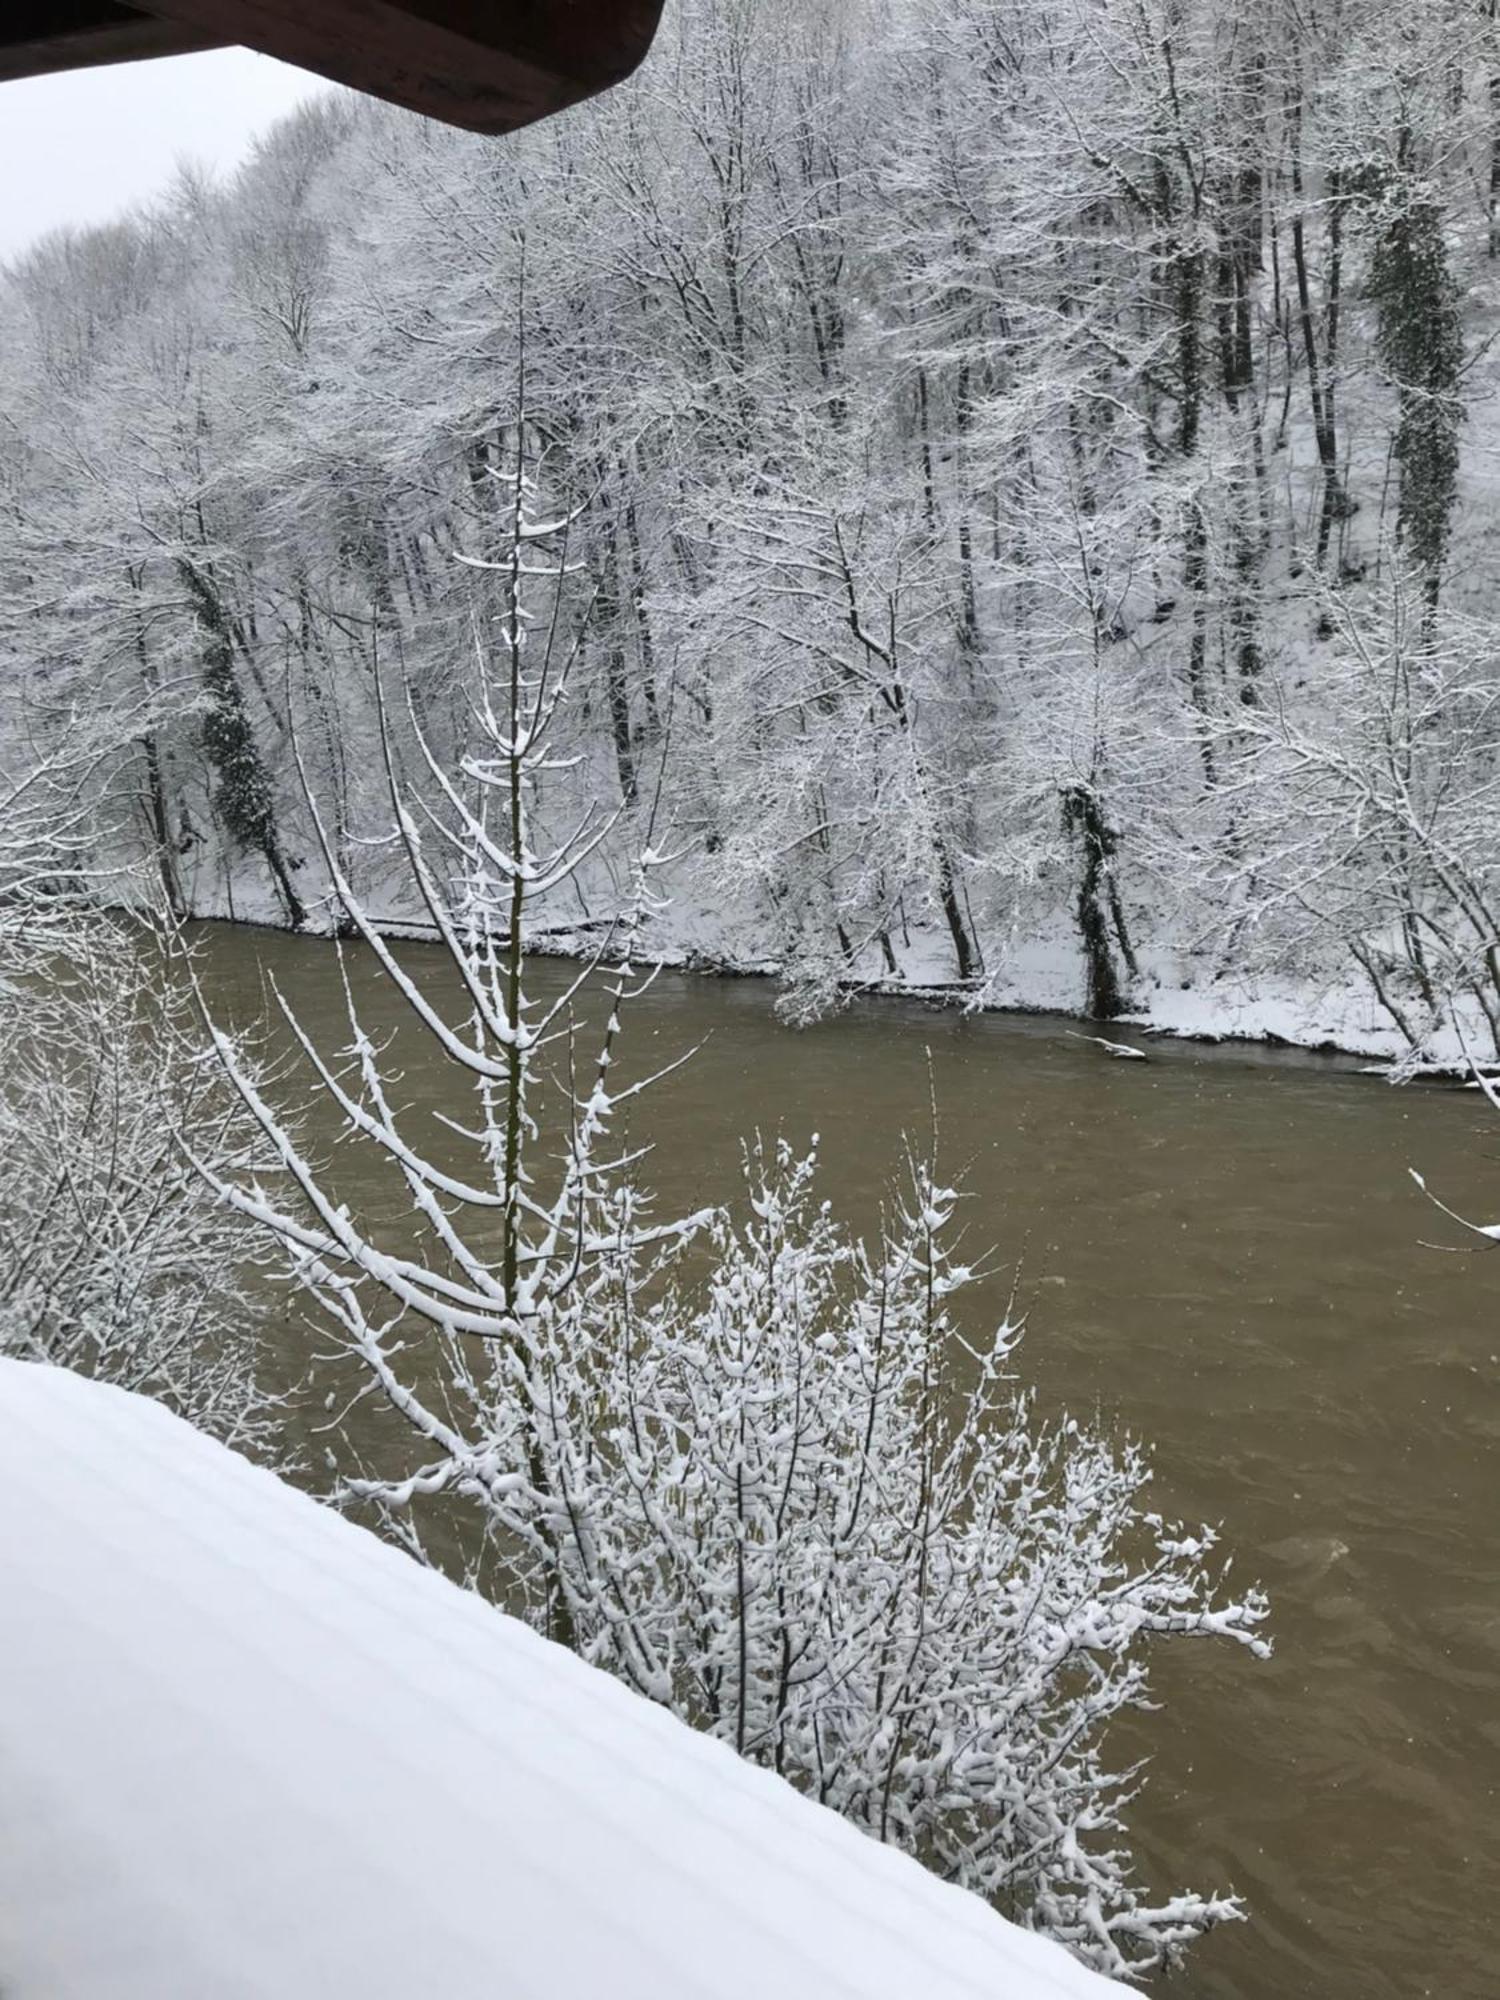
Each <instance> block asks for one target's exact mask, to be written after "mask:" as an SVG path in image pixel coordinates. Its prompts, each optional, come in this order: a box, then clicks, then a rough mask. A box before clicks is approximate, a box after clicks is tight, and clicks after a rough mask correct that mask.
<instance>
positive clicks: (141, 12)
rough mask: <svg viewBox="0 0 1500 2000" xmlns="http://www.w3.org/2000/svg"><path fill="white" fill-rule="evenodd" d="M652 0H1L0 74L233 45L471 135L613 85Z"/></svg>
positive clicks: (642, 30) (637, 41)
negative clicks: (134, 1)
mask: <svg viewBox="0 0 1500 2000" xmlns="http://www.w3.org/2000/svg"><path fill="white" fill-rule="evenodd" d="M661 7H662V0H149V4H148V5H146V6H131V5H125V4H123V0H7V4H6V5H5V7H4V11H3V18H0V79H6V78H14V77H26V76H40V75H44V74H46V73H48V72H50V71H54V70H66V69H81V68H89V67H93V66H95V65H97V64H105V63H118V62H135V61H138V60H140V59H141V58H143V57H149V56H166V55H185V54H189V53H192V52H194V51H196V50H201V49H212V48H224V47H228V46H231V45H235V44H238V45H241V46H243V47H245V48H251V49H258V50H260V51H261V53H262V54H265V55H269V56H276V57H279V58H280V60H281V61H283V62H289V63H295V64H297V65H298V66H299V67H300V68H303V69H309V70H312V71H314V72H316V73H317V74H318V75H319V76H325V77H328V78H329V79H330V80H331V81H332V82H335V83H343V84H348V85H349V86H350V87H351V88H353V89H355V90H363V91H368V92H369V93H371V95H373V96H376V97H383V98H386V99H388V100H389V101H390V102H391V103H393V104H400V105H404V106H405V107H406V108H407V109H408V110H410V111H419V112H422V113H424V114H425V115H426V116H428V117H430V118H441V119H444V120H445V121H446V122H447V123H449V124H451V125H462V126H465V127H467V128H468V129H469V130H470V131H473V132H488V133H496V132H510V131H514V130H515V128H516V127H517V126H519V125H528V124H530V123H531V122H532V121H533V120H535V119H538V118H546V117H548V116H550V115H551V114H552V113H553V112H555V111H563V110H566V109H567V107H568V106H569V105H570V104H576V103H578V102H579V101H580V100H581V99H583V98H585V97H592V96H593V95H594V94H595V93H596V92H597V91H600V90H605V89H607V88H608V87H609V86H610V85H611V84H613V83H618V82H619V81H620V80H621V79H622V78H623V77H626V76H628V75H629V74H630V72H631V71H632V70H633V69H634V68H635V66H636V64H637V63H638V62H639V61H640V60H641V58H642V56H643V55H644V54H645V53H646V50H647V49H648V48H649V47H650V45H651V38H652V36H653V35H654V34H655V32H656V26H657V22H658V20H659V19H660V16H661Z"/></svg>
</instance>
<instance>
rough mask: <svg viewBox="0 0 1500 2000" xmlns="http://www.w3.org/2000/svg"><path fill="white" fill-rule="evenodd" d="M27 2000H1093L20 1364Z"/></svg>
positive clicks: (5, 1968)
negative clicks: (474, 1999)
mask: <svg viewBox="0 0 1500 2000" xmlns="http://www.w3.org/2000/svg"><path fill="white" fill-rule="evenodd" d="M0 1601H3V1603H4V1606H5V1613H6V1624H5V1638H4V1643H3V1646H0V1991H3V1993H4V1996H5V2000H248V1996H256V1997H257V2000H272V1996H274V2000H314V1996H316V2000H387V1996H389V2000H398V1996H399V2000H439V1996H445V1995H449V1994H452V1995H454V1996H458V1995H463V1996H465V2000H467V1996H470V1995H475V1996H477V1995H484V1996H486V2000H648V1996H649V2000H728V1996H734V2000H752V1996H754V2000H844V1996H848V1997H849V2000H856V1997H857V2000H960V1996H964V2000H981V1996H982V2000H1084V1996H1085V1995H1093V1994H1099V1995H1100V1996H1101V2000H1102V1995H1103V1994H1104V1993H1105V1992H1107V1991H1109V1992H1112V1991H1115V1990H1117V1989H1115V1988H1114V1987H1113V1986H1111V1985H1110V1984H1109V1982H1107V1981H1105V1980H1102V1979H1100V1978H1099V1977H1098V1976H1097V1975H1096V1974H1094V1973H1091V1972H1087V1971H1085V1970H1084V1969H1083V1968H1082V1967H1080V1966H1079V1965H1077V1964H1076V1963H1075V1962H1074V1961H1073V1960H1072V1959H1071V1958H1069V1957H1068V1956H1067V1954H1066V1953H1064V1952H1063V1950H1062V1949H1061V1948H1060V1947H1059V1946H1057V1945H1054V1944H1052V1943H1051V1942H1049V1941H1047V1940H1045V1939H1042V1938H1038V1937H1035V1936H1032V1935H1031V1934H1029V1933H1027V1932H1025V1931H1021V1930H1018V1929H1017V1928H1016V1927H1015V1926H1013V1925H1011V1924H1010V1923H1008V1922H1006V1921H1005V1919H1004V1918H1002V1917H1000V1916H998V1915H996V1914H995V1913H994V1912H993V1911H991V1910H990V1909H988V1908H987V1907H986V1906H985V1905H984V1904H983V1903H981V1902H980V1901H979V1900H978V1899H977V1898H975V1897H972V1896H969V1895H967V1894H965V1893H964V1892H963V1891H961V1890H958V1889H955V1888H952V1887H950V1886H949V1885H947V1884H945V1883H942V1882H939V1881H938V1880H937V1879H936V1878H935V1877H933V1876H930V1875H928V1874H926V1873H925V1872H924V1871H923V1870H922V1869H921V1868H920V1867H919V1866H918V1865H917V1864H916V1863H915V1862H914V1861H911V1860H908V1859H907V1858H906V1857H904V1856H902V1855H900V1854H897V1853H895V1852H894V1851H892V1850H891V1849H889V1848H883V1847H880V1846H877V1845H876V1844H875V1843H874V1842H873V1841H871V1840H868V1839H867V1838H865V1836H863V1835H862V1834H860V1833H858V1832H856V1831H855V1830H854V1829H853V1828H852V1827H850V1826H848V1825H847V1824H846V1823H845V1822H844V1821H842V1820H840V1819H838V1818H836V1817H835V1816H834V1815H833V1814H832V1813H829V1812H826V1811H825V1810H824V1809H823V1808H821V1807H819V1806H817V1805H814V1804H813V1803H811V1802H810V1801H808V1800H806V1799H803V1798H801V1797H800V1796H799V1795H798V1794H796V1793H795V1792H793V1791H792V1790H791V1789H790V1787H788V1786H786V1785H785V1784H783V1783H782V1782H781V1780H779V1779H778V1778H775V1777H773V1776H772V1775H770V1774H769V1773H767V1772H764V1771H760V1770H756V1769H754V1768H752V1767H751V1766H749V1765H746V1764H742V1763H740V1762H739V1761H738V1759H736V1758H735V1757H734V1756H733V1755H732V1754H731V1752H730V1751H729V1750H727V1749H726V1748H725V1747H724V1746H722V1745H721V1744H718V1743H714V1742H710V1741H709V1740H707V1739H706V1738H704V1737H700V1736H696V1735H694V1734H693V1733H692V1732H691V1731H690V1730H688V1729H687V1728H685V1727H684V1726H683V1725H682V1724H681V1723H679V1722H677V1721H676V1720H675V1719H674V1718H673V1717H671V1716H669V1715H668V1714H666V1713H665V1712H664V1711H663V1710H661V1709H657V1708H654V1707H652V1706H651V1705H650V1704H648V1703H647V1702H645V1701H643V1700H641V1699H640V1698H639V1697H638V1696H636V1695H634V1694H632V1693H631V1692H629V1691H628V1690H627V1689H625V1688H624V1687H622V1686H620V1685H619V1684H618V1683H617V1682H615V1681H613V1680H611V1679H609V1678H608V1677H607V1676H606V1675H604V1674H603V1673H601V1672H599V1671H598V1670H597V1669H595V1668H592V1667H589V1666H587V1665H585V1664H584V1663H583V1662H582V1661H580V1660H578V1659H576V1658H574V1657H573V1656H572V1655H571V1654H569V1653H566V1652H564V1651H562V1650H561V1649H560V1648H558V1647H556V1646H553V1645H550V1644H548V1643H547V1642H546V1641H545V1640H543V1639H540V1638H538V1637H537V1636H536V1635H535V1634H534V1633H532V1632H531V1631H529V1630H528V1629H527V1628H526V1627H524V1626H522V1625H520V1624H518V1623H517V1622H516V1621H515V1620H513V1619H510V1618H507V1617H504V1616H503V1615H502V1614H500V1613H499V1612H496V1611H494V1610H492V1609H491V1608H490V1607H489V1606H487V1605H486V1604H484V1603H483V1602H482V1601H481V1600H480V1599H478V1598H477V1597H473V1596H471V1595H469V1594H468V1593H466V1592H464V1591H462V1590H460V1589H458V1588H457V1587H456V1586H454V1585H453V1584H451V1583H448V1582H447V1581H446V1580H445V1579H443V1578H442V1577H440V1576H438V1575H436V1574H434V1573H433V1572H431V1571H428V1570H423V1569H421V1568H419V1567H418V1566H417V1565H416V1564H415V1563H413V1562H411V1561H410V1560H409V1559H408V1558H407V1557H405V1556H403V1555H401V1554H399V1553H398V1552H397V1551H396V1550H394V1549H392V1548H390V1547H389V1546H387V1545H386V1544H385V1543H383V1542H381V1541H379V1540H377V1539H376V1538H375V1537H374V1536H373V1535H371V1534H369V1533H367V1532H366V1531H365V1530H364V1529H362V1528H360V1527H358V1526H356V1525H354V1524H353V1523H352V1522H350V1521H347V1520H344V1519H342V1518H341V1517H340V1516H338V1515H337V1514H334V1513H332V1512H330V1511H329V1510H327V1509H325V1508H323V1507H320V1506H318V1505H317V1504H316V1503H315V1502H314V1501H312V1500H310V1499H309V1498H307V1497H306V1496H305V1495H304V1494H301V1493H298V1492H296V1491H294V1490H293V1489H292V1488H290V1487H288V1486H286V1485H283V1484H282V1483H281V1482H280V1481H279V1480H277V1479H275V1478H274V1477H273V1476H272V1475H271V1474H269V1473H267V1472H264V1471H262V1470H260V1469H259V1468H257V1467H255V1466H252V1465H250V1464H249V1463H248V1462H246V1461H245V1460H243V1459H240V1458H238V1457H236V1456H235V1455H234V1454H233V1453H231V1452H229V1451H226V1450H225V1449H224V1448H223V1447H222V1446H221V1445H218V1444H216V1443H214V1442H213V1441H212V1440H210V1439H208V1438H205V1437H202V1436H200V1435H199V1434H198V1433H197V1432H195V1431H193V1430H191V1429H189V1428H188V1426H187V1425H186V1424H184V1423H182V1422H181V1421H180V1420H179V1419H178V1418H176V1417H174V1416H172V1415H170V1414H169V1413H168V1412H167V1411H165V1410H163V1409H161V1408H160V1407H158V1406H157V1405H155V1404H153V1403H149V1402H146V1401H144V1400H142V1399H141V1398H138V1397H135V1396H131V1395H128V1394H126V1393H124V1392H123V1391H121V1390H118V1389H113V1388H109V1387H105V1386H103V1385H101V1384H99V1383H93V1382H86V1381H84V1380H82V1379H81V1378H79V1377H77V1376H73V1375H69V1374H66V1373H64V1372H62V1371H61V1370H57V1369H51V1368H43V1367H38V1366H35V1365H32V1364H29V1363H25V1362H19V1361H10V1360H0Z"/></svg>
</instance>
